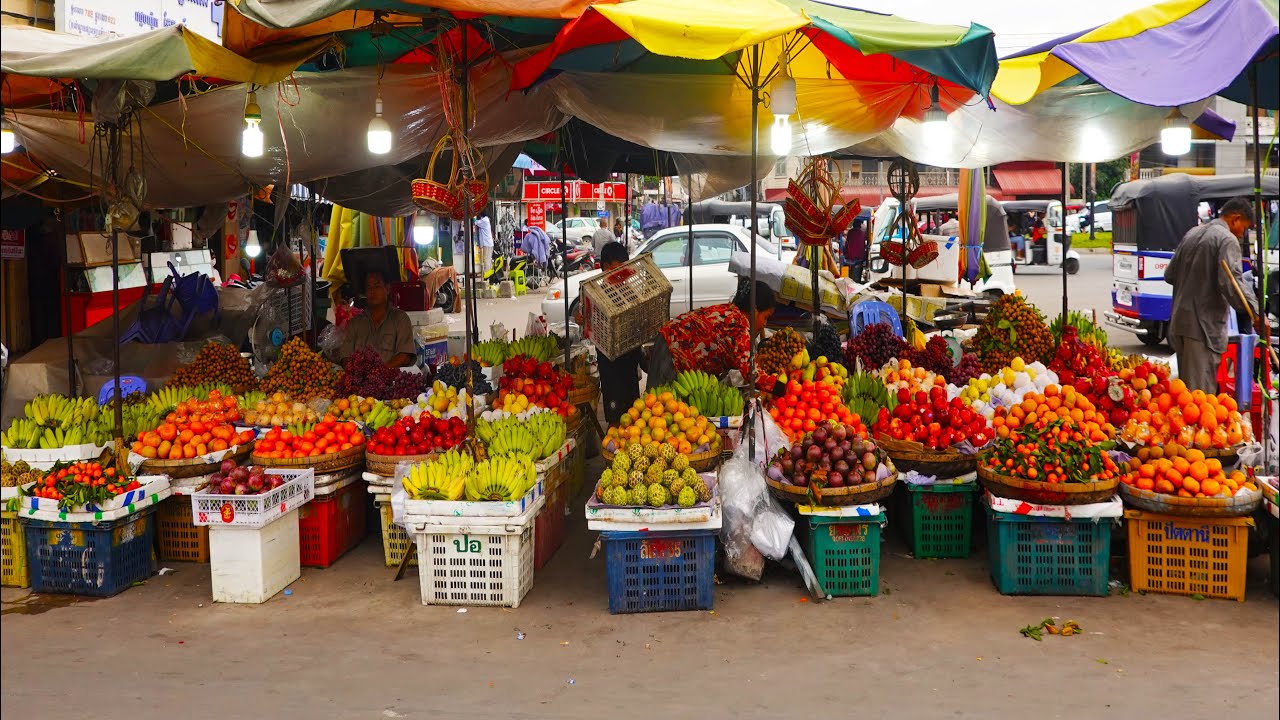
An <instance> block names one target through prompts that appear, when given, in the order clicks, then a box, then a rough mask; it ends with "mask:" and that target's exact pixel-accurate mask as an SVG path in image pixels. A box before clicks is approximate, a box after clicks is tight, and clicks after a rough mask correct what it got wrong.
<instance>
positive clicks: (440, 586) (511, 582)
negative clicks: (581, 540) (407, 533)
mask: <svg viewBox="0 0 1280 720" xmlns="http://www.w3.org/2000/svg"><path fill="white" fill-rule="evenodd" d="M545 503H546V499H545V498H538V500H537V502H536V503H534V505H533V507H531V508H529V511H528V512H526V513H524V514H523V515H521V516H520V517H518V518H513V519H511V520H510V521H508V522H506V523H505V524H502V525H492V524H488V523H491V522H492V521H493V520H495V518H489V519H485V518H471V519H470V520H471V521H472V522H473V523H474V524H458V525H429V526H422V530H420V531H419V532H416V533H415V535H414V538H415V540H416V542H417V546H418V578H419V582H420V584H421V586H422V604H423V605H487V606H500V607H511V608H517V607H520V601H521V600H523V599H524V596H525V595H526V594H527V593H528V592H529V590H530V588H532V587H533V520H534V518H535V517H536V516H537V514H538V512H539V511H540V510H542V507H543V505H544V504H545Z"/></svg>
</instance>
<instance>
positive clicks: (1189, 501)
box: [1120, 483, 1262, 518]
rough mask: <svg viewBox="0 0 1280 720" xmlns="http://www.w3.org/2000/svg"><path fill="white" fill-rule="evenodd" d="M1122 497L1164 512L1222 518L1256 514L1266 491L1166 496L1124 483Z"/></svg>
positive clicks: (1128, 502) (1142, 507) (1133, 504)
mask: <svg viewBox="0 0 1280 720" xmlns="http://www.w3.org/2000/svg"><path fill="white" fill-rule="evenodd" d="M1120 499H1121V500H1123V501H1124V504H1125V505H1128V506H1130V507H1135V508H1137V509H1139V510H1146V511H1147V512H1153V513H1158V514H1160V515H1177V516H1179V517H1198V518H1222V517H1243V516H1245V515H1252V514H1253V511H1254V510H1257V509H1258V505H1259V504H1261V503H1262V491H1261V490H1255V491H1253V492H1249V491H1248V490H1240V491H1239V492H1237V493H1236V494H1235V496H1233V497H1229V498H1220V497H1211V498H1197V497H1189V498H1188V497H1179V496H1177V495H1165V494H1164V493H1158V492H1153V491H1151V490H1142V489H1140V488H1136V487H1133V486H1132V485H1126V484H1124V483H1120Z"/></svg>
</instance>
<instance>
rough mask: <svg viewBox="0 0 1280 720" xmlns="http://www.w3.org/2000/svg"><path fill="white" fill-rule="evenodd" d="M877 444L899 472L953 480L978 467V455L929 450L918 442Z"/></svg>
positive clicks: (882, 441)
mask: <svg viewBox="0 0 1280 720" xmlns="http://www.w3.org/2000/svg"><path fill="white" fill-rule="evenodd" d="M876 444H878V445H879V446H880V448H881V449H882V450H884V451H885V454H887V455H888V456H889V457H890V458H893V464H894V466H895V467H897V468H898V470H899V471H908V470H914V471H916V472H918V473H920V474H921V475H932V476H934V477H937V478H943V479H945V478H953V477H958V476H960V475H964V474H965V473H971V472H973V471H974V470H975V469H976V468H977V467H978V456H977V455H965V454H964V453H961V452H956V451H954V450H945V451H939V450H927V449H925V446H924V445H922V444H920V443H918V442H910V441H907V440H894V439H893V438H876Z"/></svg>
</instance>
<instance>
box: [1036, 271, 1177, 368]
mask: <svg viewBox="0 0 1280 720" xmlns="http://www.w3.org/2000/svg"><path fill="white" fill-rule="evenodd" d="M1016 280H1017V283H1018V288H1019V289H1021V290H1022V292H1023V294H1025V295H1026V296H1027V298H1028V299H1029V300H1031V302H1032V303H1033V304H1035V306H1036V307H1038V308H1040V311H1041V312H1043V313H1044V314H1045V317H1046V318H1048V319H1049V320H1050V321H1052V319H1053V318H1054V317H1056V316H1058V315H1059V314H1061V313H1062V274H1061V272H1059V271H1058V269H1057V268H1054V269H1049V268H1034V269H1025V268H1024V269H1021V270H1019V271H1018V274H1017V276H1016ZM1067 307H1069V308H1070V309H1072V310H1079V311H1083V312H1090V311H1092V312H1095V313H1097V318H1098V323H1099V324H1101V323H1102V322H1103V320H1102V313H1103V312H1104V311H1106V310H1110V309H1111V254H1110V253H1106V252H1085V253H1081V255H1080V272H1078V273H1076V274H1075V275H1069V276H1068V277H1067ZM1106 330H1107V340H1108V342H1109V344H1110V345H1112V346H1113V347H1115V348H1117V349H1119V350H1121V351H1122V352H1126V353H1141V354H1146V355H1155V356H1160V357H1166V356H1169V355H1172V354H1173V350H1172V348H1170V347H1169V345H1168V343H1166V344H1164V345H1161V346H1160V347H1159V348H1149V347H1147V346H1145V345H1143V344H1142V343H1141V342H1140V341H1139V340H1138V336H1137V335H1134V334H1133V333H1129V332H1125V331H1124V330H1119V329H1116V328H1106Z"/></svg>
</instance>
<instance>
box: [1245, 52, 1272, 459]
mask: <svg viewBox="0 0 1280 720" xmlns="http://www.w3.org/2000/svg"><path fill="white" fill-rule="evenodd" d="M1249 92H1250V94H1252V95H1253V102H1252V103H1250V107H1249V113H1250V116H1251V118H1252V120H1253V217H1254V218H1255V222H1256V224H1257V229H1256V230H1255V231H1254V235H1255V236H1256V237H1257V238H1258V243H1257V244H1258V253H1257V258H1258V274H1257V277H1258V279H1259V282H1260V283H1261V287H1262V303H1261V304H1260V305H1259V311H1260V315H1261V317H1262V323H1261V325H1262V328H1261V331H1260V333H1259V334H1260V335H1262V337H1261V338H1260V340H1261V342H1262V357H1263V362H1262V367H1263V368H1264V370H1263V374H1262V381H1263V383H1264V384H1263V388H1262V389H1263V391H1264V392H1263V396H1262V397H1263V402H1262V427H1263V429H1264V431H1266V430H1267V429H1268V428H1270V427H1271V418H1270V415H1271V402H1270V401H1269V400H1268V399H1267V395H1266V393H1265V390H1266V389H1267V388H1266V385H1267V384H1269V383H1270V382H1271V373H1270V371H1269V370H1267V369H1266V368H1267V367H1268V365H1269V363H1268V362H1267V361H1266V360H1267V359H1268V358H1269V357H1270V355H1271V328H1269V327H1267V311H1266V307H1267V216H1266V213H1265V212H1263V207H1262V157H1261V156H1262V145H1261V144H1260V142H1261V136H1260V134H1259V131H1258V62H1257V61H1255V62H1253V63H1251V64H1250V65H1249ZM1262 467H1263V468H1264V469H1269V468H1270V467H1271V443H1268V442H1264V443H1263V444H1262Z"/></svg>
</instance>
